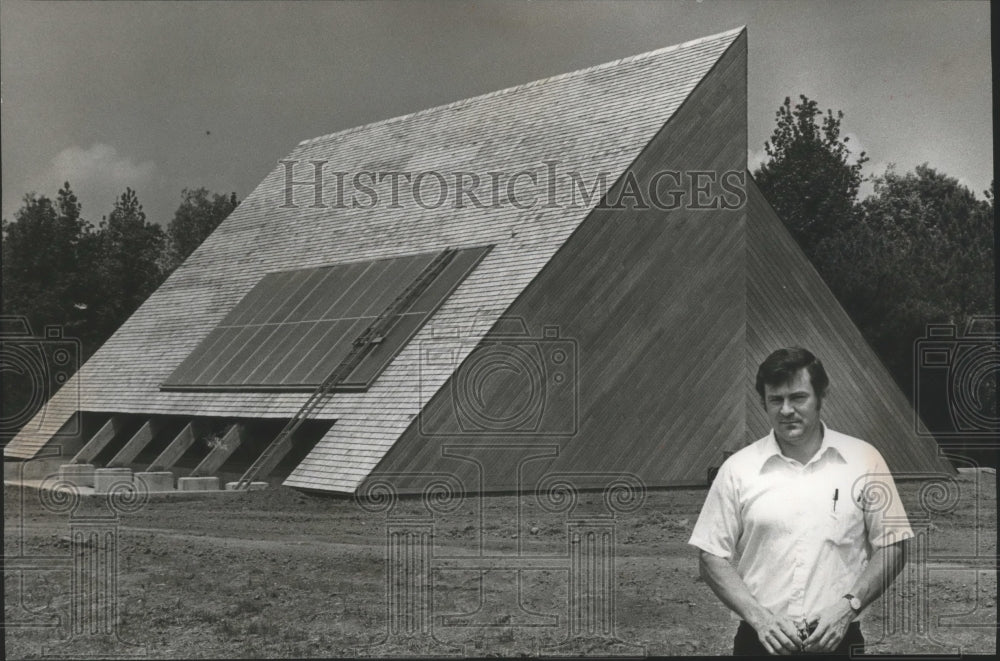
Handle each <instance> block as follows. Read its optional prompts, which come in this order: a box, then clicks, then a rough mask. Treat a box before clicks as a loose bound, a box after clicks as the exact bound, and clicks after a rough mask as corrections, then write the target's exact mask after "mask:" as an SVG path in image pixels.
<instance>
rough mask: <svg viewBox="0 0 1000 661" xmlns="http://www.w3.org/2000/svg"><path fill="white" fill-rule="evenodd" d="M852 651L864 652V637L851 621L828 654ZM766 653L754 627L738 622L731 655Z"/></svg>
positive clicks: (761, 654) (843, 653) (764, 654)
mask: <svg viewBox="0 0 1000 661" xmlns="http://www.w3.org/2000/svg"><path fill="white" fill-rule="evenodd" d="M852 652H853V653H854V654H864V653H865V637H864V636H862V635H861V624H860V623H858V622H851V623H850V624H849V625H848V626H847V633H846V634H844V639H843V640H842V641H840V645H839V646H838V647H837V649H836V650H835V651H833V652H828V654H837V655H847V654H851V653H852ZM802 654H806V652H802ZM767 655H768V652H767V648H766V647H764V646H763V645H762V644H761V642H760V639H759V638H758V637H757V632H756V631H755V630H754V628H753V627H752V626H750V625H749V624H747V623H746V622H740V628H739V629H737V630H736V638H734V639H733V656H767ZM810 656H811V654H810Z"/></svg>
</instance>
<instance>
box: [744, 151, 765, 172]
mask: <svg viewBox="0 0 1000 661" xmlns="http://www.w3.org/2000/svg"><path fill="white" fill-rule="evenodd" d="M766 160H767V152H766V151H764V147H763V145H762V146H761V148H760V149H754V148H753V147H749V148H747V169H748V170H750V171H751V172H753V171H754V170H756V169H757V168H759V167H760V166H761V165H763V163H764V162H765V161H766Z"/></svg>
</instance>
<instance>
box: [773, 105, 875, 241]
mask: <svg viewBox="0 0 1000 661" xmlns="http://www.w3.org/2000/svg"><path fill="white" fill-rule="evenodd" d="M799 99H800V102H799V103H798V104H796V106H795V108H794V109H793V108H792V106H791V100H790V99H789V98H787V97H786V98H785V102H784V103H783V104H782V105H781V107H779V108H778V111H777V113H776V116H777V126H776V127H775V129H774V132H773V133H772V134H771V139H770V141H768V142H765V143H764V150H765V151H766V152H767V155H768V157H769V158H768V161H767V162H766V163H764V164H762V165H761V166H760V168H759V169H758V170H757V171H756V172H754V179H755V180H756V181H757V184H758V185H759V186H760V188H761V190H762V191H763V192H764V195H765V196H766V197H767V199H768V200H769V201H770V202H771V204H772V205H773V206H774V208H775V211H777V212H778V216H779V217H780V218H781V219H782V221H784V223H785V225H786V226H787V227H788V229H789V231H791V233H792V236H794V237H795V239H796V240H797V241H798V242H799V245H801V246H802V248H803V250H804V251H805V253H806V255H808V256H809V257H810V258H812V257H814V256H815V255H816V249H817V243H818V242H819V241H821V240H822V239H823V238H825V237H827V236H829V235H830V234H831V233H832V232H833V231H834V230H835V229H836V227H837V226H838V225H839V224H842V223H845V222H848V221H849V220H850V217H851V215H852V213H853V211H854V205H855V203H856V201H857V196H858V188H859V187H860V185H861V182H862V181H863V177H862V174H861V166H862V165H863V164H864V163H865V162H867V161H868V158H867V156H865V153H864V152H861V153H860V154H859V155H858V157H857V160H855V161H854V162H853V163H852V162H850V157H851V152H850V149H848V147H847V143H848V140H849V138H847V137H846V136H845V137H843V138H841V135H840V124H841V121H842V120H843V117H844V113H843V112H841V111H838V112H837V114H836V115H834V114H833V111H832V110H827V111H826V115H825V116H823V115H822V112H821V111H820V110H819V107H818V106H817V104H816V102H815V101H813V100H811V99H809V98H807V97H806V96H804V95H801V96H800V97H799ZM820 116H822V123H821V124H818V123H817V121H816V120H817V118H818V117H820Z"/></svg>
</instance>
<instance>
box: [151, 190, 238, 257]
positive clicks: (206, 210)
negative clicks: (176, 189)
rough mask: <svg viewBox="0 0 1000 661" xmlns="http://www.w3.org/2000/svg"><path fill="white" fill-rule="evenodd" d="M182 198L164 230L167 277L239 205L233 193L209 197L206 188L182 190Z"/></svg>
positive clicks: (213, 194) (215, 194) (210, 195)
mask: <svg viewBox="0 0 1000 661" xmlns="http://www.w3.org/2000/svg"><path fill="white" fill-rule="evenodd" d="M181 195H182V197H183V198H184V199H183V202H181V205H180V206H179V207H178V208H177V211H176V212H175V213H174V219H173V220H172V221H170V225H169V227H167V251H166V254H165V255H164V260H163V267H164V269H165V271H166V272H167V273H170V272H172V271H173V270H174V269H176V268H177V267H178V266H180V265H181V263H182V262H183V261H184V260H185V259H187V257H188V255H190V254H191V253H192V252H194V250H195V248H197V247H198V246H200V245H201V243H202V241H204V240H205V239H206V238H207V237H208V235H209V234H211V233H212V231H213V230H215V228H216V227H218V225H219V223H221V222H222V221H223V220H224V219H225V218H226V216H228V215H229V214H230V213H232V211H233V209H235V208H236V205H237V204H238V202H237V201H236V193H232V194H231V195H230V196H228V197H227V196H225V195H220V194H218V193H211V194H210V193H209V192H208V190H207V189H205V188H197V189H194V190H190V189H187V188H185V189H184V191H183V192H182V193H181Z"/></svg>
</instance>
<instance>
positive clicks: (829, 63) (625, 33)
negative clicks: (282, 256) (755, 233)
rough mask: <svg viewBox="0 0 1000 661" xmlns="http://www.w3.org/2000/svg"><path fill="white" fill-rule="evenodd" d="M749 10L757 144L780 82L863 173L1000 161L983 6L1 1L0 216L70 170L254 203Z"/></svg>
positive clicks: (174, 198)
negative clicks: (260, 195) (493, 97)
mask: <svg viewBox="0 0 1000 661" xmlns="http://www.w3.org/2000/svg"><path fill="white" fill-rule="evenodd" d="M740 25H746V26H747V28H748V37H749V103H748V109H747V112H748V120H749V128H750V135H749V138H750V148H751V149H750V151H751V154H750V155H749V158H750V160H751V167H752V166H753V165H755V164H756V163H755V160H756V159H758V158H760V156H761V154H762V153H763V143H764V141H765V140H766V139H767V138H768V136H769V135H770V133H771V130H772V128H773V125H774V113H775V110H776V109H777V106H778V105H779V104H780V103H781V101H782V100H783V99H784V97H785V96H791V97H792V98H793V99H795V98H796V97H797V96H798V95H799V94H806V95H808V96H809V97H811V98H814V99H816V100H817V101H818V102H819V104H820V107H822V108H824V109H825V108H828V107H831V108H834V109H841V110H843V111H844V113H845V115H846V117H845V120H844V129H845V131H846V132H847V133H848V134H849V135H851V136H852V141H851V144H852V145H859V146H860V147H861V148H863V149H865V150H866V151H867V152H868V154H869V156H870V158H871V163H870V164H869V166H868V168H867V170H868V172H869V173H872V172H877V173H881V172H882V171H884V169H885V166H886V165H887V164H888V163H890V162H894V163H896V165H897V169H898V170H902V171H906V170H911V169H912V168H913V167H914V166H915V165H917V164H920V163H923V162H928V163H930V165H932V166H934V167H937V168H938V169H939V170H941V171H944V172H945V173H947V174H949V175H952V176H955V177H957V178H958V179H959V180H961V181H962V182H963V183H965V184H967V185H969V186H970V187H971V188H973V190H974V191H976V193H977V194H980V195H981V192H982V190H983V189H985V188H986V187H988V185H989V182H990V179H991V173H992V171H993V161H992V122H991V112H992V110H991V80H992V77H991V73H990V30H989V5H988V4H987V3H986V2H978V1H974V0H970V1H949V2H945V1H943V0H888V1H887V0H877V1H876V0H872V1H868V2H838V1H829V0H817V1H807V0H788V1H786V0H768V1H764V0H746V1H742V0H741V1H736V2H729V1H723V0H714V1H713V0H704V1H701V2H697V1H694V0H677V1H666V2H577V3H572V4H571V3H568V2H523V1H522V2H513V1H507V2H487V3H477V4H475V5H473V4H471V3H466V2H431V1H426V2H389V3H382V2H340V3H334V2H296V3H268V2H257V3H236V2H177V3H155V2H142V3H138V2H121V3H118V2H102V3H69V2H58V3H44V2H37V3H24V2H20V1H18V0H5V1H4V2H3V4H2V6H0V32H2V34H0V37H2V41H0V45H2V53H0V67H2V68H0V93H2V106H0V107H2V138H3V147H2V167H3V216H4V218H8V219H10V218H12V214H13V212H14V211H15V210H16V209H17V208H18V207H19V206H20V201H21V198H22V197H23V195H24V194H25V193H27V192H28V191H31V190H34V191H37V192H38V193H41V194H45V195H49V196H54V195H55V193H56V191H57V190H58V188H59V186H60V185H61V184H62V182H63V181H64V180H67V179H68V180H69V181H70V183H71V184H72V186H73V188H74V190H75V191H76V192H77V194H78V196H79V197H80V200H81V201H82V202H83V205H84V216H85V217H87V218H89V219H91V220H93V221H98V220H100V218H101V216H102V215H105V214H107V213H108V211H109V210H110V209H111V206H112V204H113V201H114V198H115V197H116V196H117V194H118V193H120V192H121V191H123V190H124V188H125V186H132V187H133V188H135V189H136V190H137V191H138V194H139V199H140V201H141V202H142V203H143V204H144V206H145V208H146V211H147V214H148V215H149V218H150V220H153V221H156V222H160V223H164V224H166V223H167V222H169V220H170V219H171V218H172V216H173V211H174V210H175V209H176V208H177V205H178V204H179V203H180V200H181V190H182V189H183V188H185V187H189V188H195V187H199V186H204V187H206V188H209V189H210V190H213V191H217V192H229V191H236V193H237V195H238V196H239V197H240V199H243V198H244V197H246V196H247V195H248V194H249V193H250V192H251V191H252V190H253V188H254V187H255V186H256V185H257V183H258V182H260V180H261V179H263V178H264V176H265V175H266V174H267V173H268V172H269V171H270V170H272V169H273V168H274V167H275V166H276V164H277V161H278V160H279V159H281V158H283V157H284V156H285V155H287V154H288V152H290V151H291V150H292V148H293V147H294V146H295V145H296V144H297V143H298V142H299V141H300V140H303V139H306V138H311V137H315V136H318V135H322V134H326V133H331V132H334V131H338V130H341V129H345V128H349V127H352V126H357V125H360V124H365V123H368V122H372V121H376V120H379V119H384V118H387V117H393V116H396V115H401V114H405V113H409V112H413V111H416V110H420V109H422V108H427V107H431V106H435V105H439V104H442V103H447V102H450V101H454V100H456V99H461V98H465V97H469V96H474V95H477V94H481V93H484V92H489V91H492V90H495V89H500V88H503V87H509V86H511V85H516V84H520V83H524V82H528V81H531V80H535V79H538V78H543V77H546V76H550V75H554V74H558V73H563V72H566V71H572V70H574V69H579V68H582V67H586V66H590V65H594V64H599V63H602V62H606V61H609V60H613V59H617V58H620V57H625V56H628V55H634V54H636V53H641V52H644V51H648V50H653V49H656V48H661V47H663V46H668V45H671V44H675V43H680V42H683V41H687V40H690V39H695V38H698V37H702V36H705V35H709V34H714V33H717V32H722V31H724V30H728V29H731V28H734V27H738V26H740Z"/></svg>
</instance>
